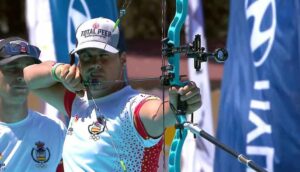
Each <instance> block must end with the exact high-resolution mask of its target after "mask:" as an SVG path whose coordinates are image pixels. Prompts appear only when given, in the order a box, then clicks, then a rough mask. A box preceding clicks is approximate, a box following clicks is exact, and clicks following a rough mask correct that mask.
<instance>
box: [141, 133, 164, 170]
mask: <svg viewBox="0 0 300 172" xmlns="http://www.w3.org/2000/svg"><path fill="white" fill-rule="evenodd" d="M163 140H164V139H161V140H160V141H159V142H158V143H157V144H156V145H154V146H152V147H150V148H145V149H144V156H143V160H142V170H141V171H147V172H157V169H158V167H159V166H158V163H159V156H160V152H161V149H162V145H163Z"/></svg>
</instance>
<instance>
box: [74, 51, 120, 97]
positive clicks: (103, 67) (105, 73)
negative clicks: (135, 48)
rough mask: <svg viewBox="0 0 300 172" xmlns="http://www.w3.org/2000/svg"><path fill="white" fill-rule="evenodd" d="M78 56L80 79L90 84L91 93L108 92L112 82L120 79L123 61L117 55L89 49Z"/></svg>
mask: <svg viewBox="0 0 300 172" xmlns="http://www.w3.org/2000/svg"><path fill="white" fill-rule="evenodd" d="M78 54H79V61H80V70H81V76H82V79H83V80H84V81H86V82H88V83H91V85H90V87H89V88H90V89H91V91H93V89H94V91H96V89H98V90H99V89H101V90H109V89H110V88H111V87H113V85H114V84H115V82H114V81H116V80H121V79H122V75H123V73H122V69H123V64H124V63H125V60H124V59H123V58H122V57H120V56H119V54H118V53H117V54H112V53H109V52H106V51H102V50H99V49H94V48H89V49H85V50H82V51H80V52H79V53H78ZM99 83H100V84H99Z"/></svg>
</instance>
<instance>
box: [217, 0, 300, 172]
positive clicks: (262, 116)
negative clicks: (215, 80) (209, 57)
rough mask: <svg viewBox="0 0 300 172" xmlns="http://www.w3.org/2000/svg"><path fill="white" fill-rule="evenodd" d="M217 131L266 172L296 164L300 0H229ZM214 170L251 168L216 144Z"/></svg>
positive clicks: (294, 170)
mask: <svg viewBox="0 0 300 172" xmlns="http://www.w3.org/2000/svg"><path fill="white" fill-rule="evenodd" d="M227 45H228V52H229V58H228V60H227V61H226V63H225V66H224V76H223V81H222V95H221V101H220V111H219V122H218V131H217V137H218V138H219V139H220V140H221V141H222V142H223V143H225V144H227V145H229V146H231V147H232V148H234V149H235V150H236V151H238V152H240V153H242V154H244V155H246V156H247V157H248V158H250V159H252V160H254V161H255V162H256V163H257V164H259V165H260V166H261V167H263V168H265V169H266V170H267V171H269V172H286V171H289V172H298V171H300V165H299V164H298V160H299V159H300V135H299V131H300V77H299V76H297V74H298V73H300V1H299V0H289V1H284V0H244V1H242V0H231V4H230V23H229V35H228V42H227ZM214 171H215V172H244V171H251V170H250V169H249V168H246V167H245V166H244V165H242V164H240V163H239V162H238V160H236V159H234V158H233V157H232V156H230V155H228V154H227V153H226V152H224V151H222V150H220V149H216V154H215V164H214Z"/></svg>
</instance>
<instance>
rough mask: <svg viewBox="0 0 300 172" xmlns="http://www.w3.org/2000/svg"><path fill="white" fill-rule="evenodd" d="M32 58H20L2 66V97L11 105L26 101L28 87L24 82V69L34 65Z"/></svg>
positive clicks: (0, 91)
mask: <svg viewBox="0 0 300 172" xmlns="http://www.w3.org/2000/svg"><path fill="white" fill-rule="evenodd" d="M33 63H34V61H33V60H32V59H30V58H20V59H17V60H14V61H12V62H10V63H8V64H5V65H3V66H0V97H1V98H2V100H4V101H7V102H11V103H22V102H24V101H26V99H27V95H28V92H29V91H28V87H27V85H26V83H25V81H24V76H23V69H24V67H26V66H28V65H31V64H33Z"/></svg>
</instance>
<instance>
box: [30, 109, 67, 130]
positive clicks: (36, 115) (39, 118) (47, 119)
mask: <svg viewBox="0 0 300 172" xmlns="http://www.w3.org/2000/svg"><path fill="white" fill-rule="evenodd" d="M29 113H30V115H31V116H32V119H33V120H34V122H38V123H41V124H44V125H48V126H52V127H55V126H56V127H59V128H60V129H62V130H65V125H64V123H63V122H62V120H61V119H59V118H58V117H57V116H56V115H45V114H42V113H40V112H37V111H33V110H30V111H29Z"/></svg>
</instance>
